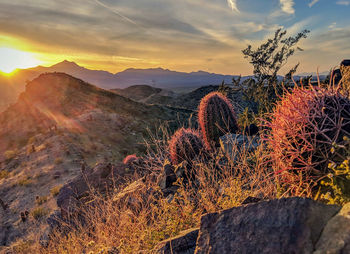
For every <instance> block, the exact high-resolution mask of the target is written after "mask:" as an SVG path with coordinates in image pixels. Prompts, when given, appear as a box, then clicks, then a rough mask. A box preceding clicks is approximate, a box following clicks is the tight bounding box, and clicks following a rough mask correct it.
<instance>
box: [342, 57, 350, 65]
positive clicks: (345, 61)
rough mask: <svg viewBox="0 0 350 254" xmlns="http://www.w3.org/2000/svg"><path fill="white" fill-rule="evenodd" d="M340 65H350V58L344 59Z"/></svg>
mask: <svg viewBox="0 0 350 254" xmlns="http://www.w3.org/2000/svg"><path fill="white" fill-rule="evenodd" d="M340 66H350V60H349V59H344V60H343V61H342V62H341V63H340Z"/></svg>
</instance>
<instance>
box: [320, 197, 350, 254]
mask: <svg viewBox="0 0 350 254" xmlns="http://www.w3.org/2000/svg"><path fill="white" fill-rule="evenodd" d="M314 253H315V254H323V253H334V254H336V253H337V254H338V253H339V254H341V253H350V203H348V204H346V205H345V206H344V207H343V208H342V209H341V210H340V212H339V213H338V214H337V215H336V216H334V217H333V218H332V219H331V220H330V221H329V222H328V223H327V225H326V227H325V228H324V230H323V232H322V235H321V237H320V239H319V240H318V242H317V244H316V251H315V252H314Z"/></svg>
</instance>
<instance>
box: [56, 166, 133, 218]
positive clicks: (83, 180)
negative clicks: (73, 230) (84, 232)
mask: <svg viewBox="0 0 350 254" xmlns="http://www.w3.org/2000/svg"><path fill="white" fill-rule="evenodd" d="M130 173H132V172H130ZM126 174H127V173H126V171H125V165H122V164H120V165H114V166H112V165H111V164H107V163H101V164H98V165H97V166H96V167H95V168H93V169H86V170H85V171H84V172H83V173H81V175H79V176H77V177H75V178H74V179H73V180H71V181H70V182H69V183H67V184H65V185H64V186H63V187H62V188H61V189H60V192H59V194H58V195H57V200H56V201H57V206H58V207H59V208H60V209H61V215H62V217H63V218H64V217H67V216H68V214H69V215H72V214H74V213H75V212H76V211H77V208H79V207H80V206H81V205H84V204H85V203H87V202H88V201H89V199H91V197H90V196H89V195H90V192H91V190H93V191H94V192H97V193H104V192H106V191H108V190H112V189H113V186H114V184H115V185H118V184H120V183H122V182H124V181H125V176H126Z"/></svg>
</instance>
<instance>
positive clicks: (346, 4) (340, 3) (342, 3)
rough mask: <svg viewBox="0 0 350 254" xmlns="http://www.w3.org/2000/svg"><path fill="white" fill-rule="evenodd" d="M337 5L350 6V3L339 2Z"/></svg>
mask: <svg viewBox="0 0 350 254" xmlns="http://www.w3.org/2000/svg"><path fill="white" fill-rule="evenodd" d="M337 4H338V5H345V6H349V5H350V1H338V2H337Z"/></svg>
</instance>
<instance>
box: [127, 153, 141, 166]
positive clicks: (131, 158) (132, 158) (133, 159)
mask: <svg viewBox="0 0 350 254" xmlns="http://www.w3.org/2000/svg"><path fill="white" fill-rule="evenodd" d="M138 160H139V158H138V157H137V156H136V154H130V155H128V156H126V157H125V158H124V160H123V163H124V164H125V165H129V164H131V163H134V162H137V161H138Z"/></svg>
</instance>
